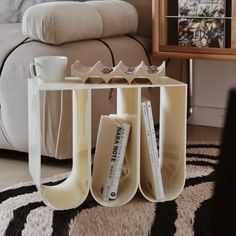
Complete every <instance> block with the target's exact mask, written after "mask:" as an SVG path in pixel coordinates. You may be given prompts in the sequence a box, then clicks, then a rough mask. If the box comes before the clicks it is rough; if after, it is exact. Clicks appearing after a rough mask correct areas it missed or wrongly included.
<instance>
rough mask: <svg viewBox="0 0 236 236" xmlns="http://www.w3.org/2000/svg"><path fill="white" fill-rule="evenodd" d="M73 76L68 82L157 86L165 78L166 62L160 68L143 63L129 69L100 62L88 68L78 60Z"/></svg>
mask: <svg viewBox="0 0 236 236" xmlns="http://www.w3.org/2000/svg"><path fill="white" fill-rule="evenodd" d="M71 75H72V76H73V77H69V78H67V79H68V80H73V81H79V82H82V83H121V84H122V83H124V84H155V83H156V82H157V81H159V80H160V79H161V78H162V77H164V76H165V62H163V63H162V64H161V65H160V66H155V65H152V66H147V65H145V63H144V62H143V61H142V62H141V63H140V64H139V65H138V66H136V67H128V66H126V65H125V64H124V63H123V62H122V61H120V62H119V63H118V64H117V65H116V66H115V67H109V66H104V65H103V64H102V63H101V61H98V62H97V63H96V64H95V65H94V66H92V67H87V66H84V65H82V64H81V62H80V61H79V60H77V61H76V62H75V63H73V64H72V65H71Z"/></svg>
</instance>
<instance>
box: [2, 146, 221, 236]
mask: <svg viewBox="0 0 236 236" xmlns="http://www.w3.org/2000/svg"><path fill="white" fill-rule="evenodd" d="M218 153H219V145H217V144H213V143H211V144H209V143H204V142H201V143H198V144H194V143H192V144H188V145H187V178H186V184H185V188H184V190H183V192H182V193H181V195H180V196H179V197H178V198H177V199H176V200H174V201H169V202H163V203H151V202H148V201H146V200H145V199H144V198H143V197H141V196H140V195H139V194H137V195H136V197H135V198H134V199H133V200H132V201H131V202H130V203H128V204H126V205H125V206H122V207H112V208H110V207H103V206H100V205H98V204H97V203H96V202H95V201H94V200H93V199H92V198H91V197H88V199H87V200H86V202H85V203H83V204H82V205H81V206H80V207H78V208H76V209H72V210H66V211H56V210H53V209H51V208H49V207H47V206H45V205H44V203H43V202H42V201H41V198H40V195H39V194H38V192H37V190H36V187H35V186H34V185H33V184H32V182H31V183H24V184H20V185H15V186H11V187H8V188H4V189H1V190H0V235H6V236H15V235H35V236H37V235H40V236H49V235H53V236H66V235H73V236H74V235H83V236H92V235H98V236H106V235H109V236H110V235H127V236H132V235H135V236H139V235H140V236H146V235H153V236H172V235H186V236H191V235H209V219H210V212H211V209H210V208H211V201H212V200H211V199H212V193H213V190H214V182H215V167H216V165H217V163H218ZM66 176H67V174H65V175H60V176H55V177H52V178H50V179H47V180H46V182H47V183H48V182H49V184H55V182H60V181H62V180H63V179H65V178H66Z"/></svg>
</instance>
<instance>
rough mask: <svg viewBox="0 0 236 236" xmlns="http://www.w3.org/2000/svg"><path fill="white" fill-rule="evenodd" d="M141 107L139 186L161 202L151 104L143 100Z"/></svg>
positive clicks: (158, 166) (160, 179)
mask: <svg viewBox="0 0 236 236" xmlns="http://www.w3.org/2000/svg"><path fill="white" fill-rule="evenodd" d="M141 106H142V119H141V185H142V187H143V188H144V189H145V190H146V191H148V192H149V193H150V194H151V195H152V196H153V197H154V198H155V199H156V200H158V201H161V200H163V199H164V190H163V183H162V176H161V168H160V160H159V154H158V148H157V141H156V132H155V128H154V122H153V114H152V107H151V102H150V101H149V100H147V99H145V98H143V101H142V104H141Z"/></svg>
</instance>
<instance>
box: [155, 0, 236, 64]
mask: <svg viewBox="0 0 236 236" xmlns="http://www.w3.org/2000/svg"><path fill="white" fill-rule="evenodd" d="M229 3H230V4H231V14H230V16H228V15H226V16H224V17H202V16H177V15H176V14H174V15H171V14H169V11H168V1H166V0H153V4H152V13H153V54H154V55H156V56H158V57H167V58H185V59H206V60H236V17H235V14H236V3H235V0H232V1H226V4H229ZM181 18H183V19H204V18H205V19H216V20H219V19H220V20H224V21H227V22H229V26H228V28H227V30H228V32H229V34H228V35H230V39H229V44H230V47H228V48H226V47H223V48H216V47H215V48H213V47H193V46H192V47H191V46H182V45H177V44H178V42H177V43H175V44H174V43H170V42H169V38H170V37H171V36H170V35H168V34H169V32H170V30H168V24H169V23H168V21H169V20H174V19H181ZM175 27H176V29H175V30H176V32H177V31H178V24H177V23H176V25H175ZM228 35H226V37H227V36H228ZM175 40H176V41H177V40H178V35H176V39H175Z"/></svg>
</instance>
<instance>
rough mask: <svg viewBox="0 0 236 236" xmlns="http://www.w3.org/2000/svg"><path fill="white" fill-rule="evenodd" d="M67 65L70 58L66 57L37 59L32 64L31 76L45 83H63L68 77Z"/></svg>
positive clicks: (42, 57)
mask: <svg viewBox="0 0 236 236" xmlns="http://www.w3.org/2000/svg"><path fill="white" fill-rule="evenodd" d="M67 63H68V58H67V57H64V56H41V57H35V58H34V62H33V63H30V75H31V77H38V78H40V79H41V80H42V81H44V82H61V81H64V80H65V77H66V72H67Z"/></svg>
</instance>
